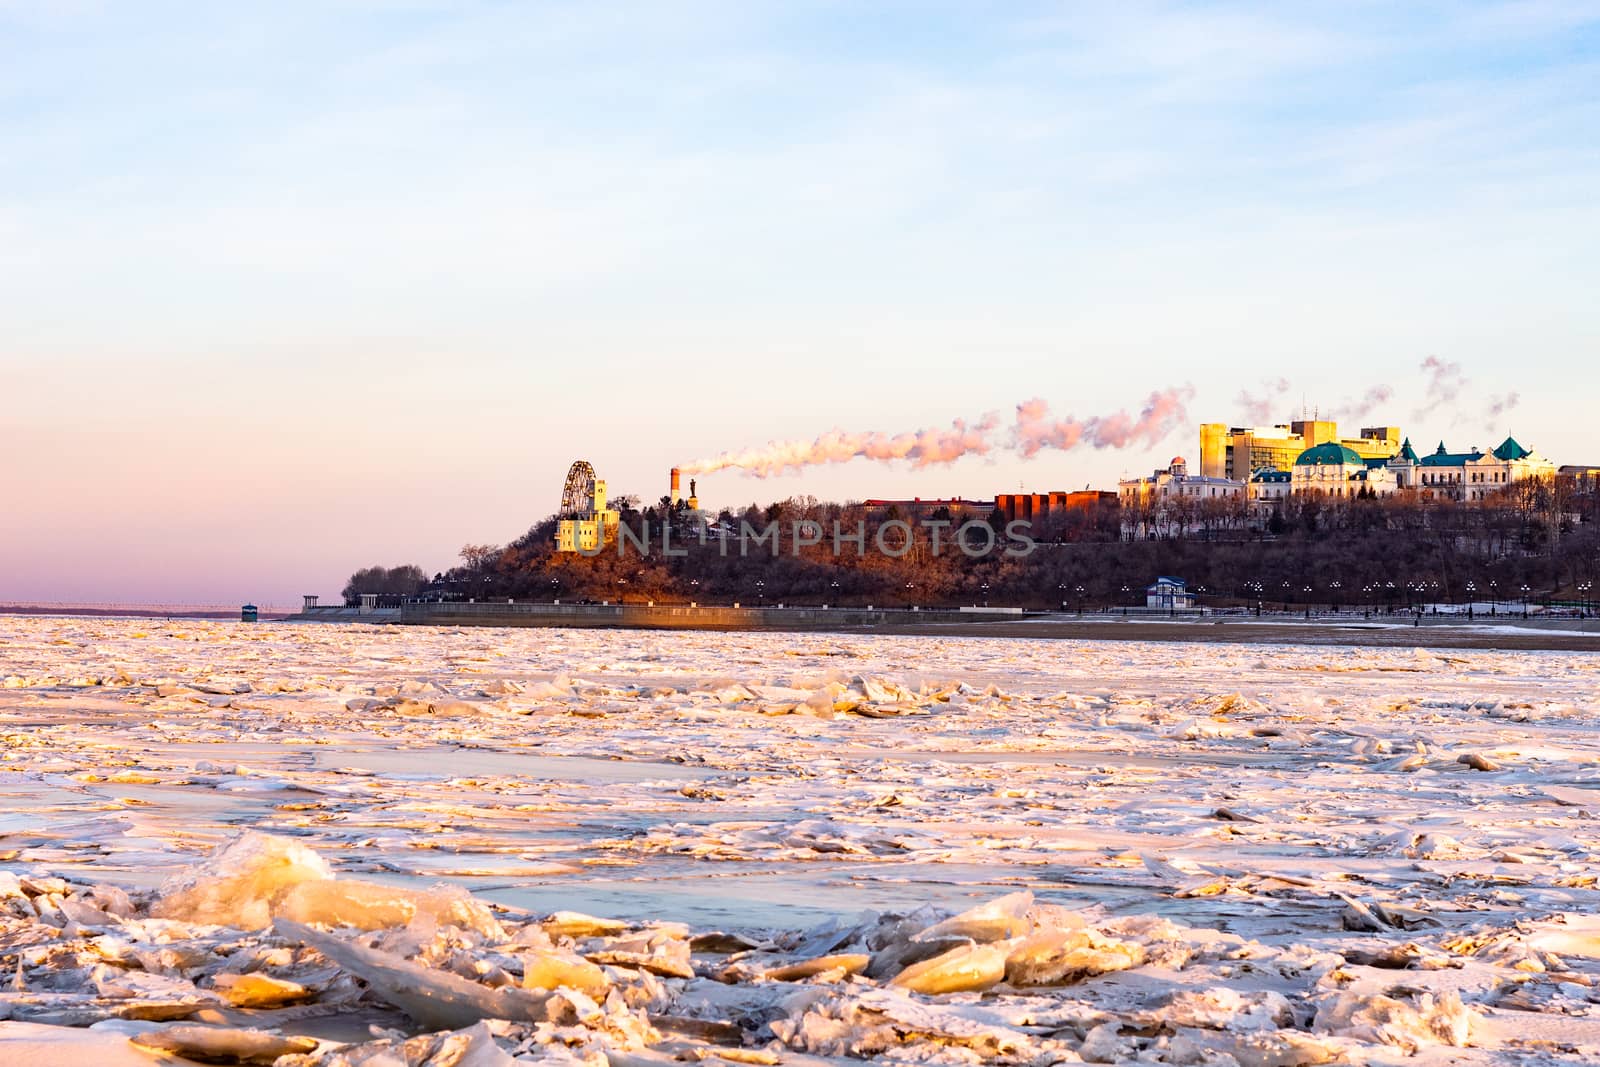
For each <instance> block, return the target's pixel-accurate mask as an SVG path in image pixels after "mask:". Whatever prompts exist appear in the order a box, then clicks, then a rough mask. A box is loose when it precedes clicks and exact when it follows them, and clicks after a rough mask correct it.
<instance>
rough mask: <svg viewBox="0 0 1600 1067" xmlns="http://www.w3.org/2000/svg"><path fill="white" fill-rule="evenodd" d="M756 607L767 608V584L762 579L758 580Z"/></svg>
mask: <svg viewBox="0 0 1600 1067" xmlns="http://www.w3.org/2000/svg"><path fill="white" fill-rule="evenodd" d="M756 606H757V607H763V608H764V607H766V606H767V583H766V582H765V581H764V580H762V579H760V578H757V579H756Z"/></svg>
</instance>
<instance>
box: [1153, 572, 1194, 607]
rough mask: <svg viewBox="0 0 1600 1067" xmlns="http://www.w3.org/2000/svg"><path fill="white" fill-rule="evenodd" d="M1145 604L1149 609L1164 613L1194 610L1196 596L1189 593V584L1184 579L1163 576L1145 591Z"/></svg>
mask: <svg viewBox="0 0 1600 1067" xmlns="http://www.w3.org/2000/svg"><path fill="white" fill-rule="evenodd" d="M1144 604H1145V607H1147V608H1160V609H1161V610H1162V611H1176V610H1180V609H1183V608H1192V607H1194V594H1193V593H1191V592H1189V583H1188V582H1186V581H1184V580H1183V579H1182V578H1174V577H1172V576H1171V575H1167V574H1163V575H1162V576H1161V577H1159V578H1157V579H1156V580H1155V584H1153V585H1151V586H1150V587H1149V588H1148V589H1146V590H1145V591H1144Z"/></svg>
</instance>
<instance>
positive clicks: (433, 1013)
mask: <svg viewBox="0 0 1600 1067" xmlns="http://www.w3.org/2000/svg"><path fill="white" fill-rule="evenodd" d="M274 929H275V930H276V931H277V932H278V933H279V934H281V935H282V936H284V937H288V938H292V939H294V940H297V941H300V942H302V943H303V944H306V945H308V946H310V947H311V948H314V949H316V950H317V951H318V952H320V953H322V955H324V956H326V957H327V958H328V959H330V960H332V961H333V962H334V963H337V964H338V965H339V966H340V967H343V968H344V969H345V970H347V971H349V972H350V973H351V974H353V975H355V976H356V977H357V978H359V979H361V980H362V981H363V982H365V983H367V987H368V989H369V990H371V992H372V994H373V995H374V996H376V997H377V998H378V999H379V1000H382V1001H383V1002H384V1003H386V1004H391V1005H393V1006H394V1007H396V1008H399V1009H400V1010H401V1011H403V1012H405V1013H406V1014H407V1015H409V1016H411V1018H413V1019H415V1020H416V1021H417V1022H418V1023H420V1024H421V1025H423V1026H428V1027H433V1028H435V1029H441V1030H442V1029H452V1030H458V1029H461V1028H463V1027H467V1026H471V1025H472V1024H473V1023H475V1022H477V1021H479V1020H480V1019H508V1020H511V1021H512V1022H529V1023H536V1022H545V1021H547V1020H548V1016H549V1012H548V1010H547V1005H548V1003H549V1001H550V997H549V996H548V995H544V994H540V993H537V992H533V991H530V990H526V989H518V988H517V987H516V986H501V987H500V988H498V989H490V988H489V987H488V986H485V985H482V984H481V983H478V982H474V981H472V980H471V979H467V978H462V977H460V976H458V975H454V974H450V973H449V972H447V971H439V970H433V969H430V968H428V967H424V966H422V965H421V964H417V963H412V962H410V961H408V960H404V959H401V958H400V957H399V956H395V955H392V954H390V953H388V952H380V951H378V950H377V949H372V948H367V947H366V946H364V945H358V944H355V943H353V942H349V941H342V940H340V939H339V938H337V937H333V936H330V935H328V934H319V933H318V932H317V931H315V930H313V929H311V928H310V927H308V926H302V925H300V924H299V923H297V922H292V921H290V920H287V919H280V920H279V921H278V922H277V923H276V924H275V925H274Z"/></svg>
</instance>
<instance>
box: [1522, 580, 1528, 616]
mask: <svg viewBox="0 0 1600 1067" xmlns="http://www.w3.org/2000/svg"><path fill="white" fill-rule="evenodd" d="M1522 617H1523V618H1524V619H1526V618H1527V617H1528V583H1527V582H1523V583H1522Z"/></svg>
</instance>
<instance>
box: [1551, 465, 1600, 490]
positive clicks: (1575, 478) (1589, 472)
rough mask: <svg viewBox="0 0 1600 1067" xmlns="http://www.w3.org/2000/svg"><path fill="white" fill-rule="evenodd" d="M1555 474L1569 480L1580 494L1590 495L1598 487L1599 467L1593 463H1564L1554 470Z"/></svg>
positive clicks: (1599, 480) (1599, 481) (1599, 485)
mask: <svg viewBox="0 0 1600 1067" xmlns="http://www.w3.org/2000/svg"><path fill="white" fill-rule="evenodd" d="M1556 474H1558V475H1560V476H1561V477H1563V478H1571V479H1572V484H1573V486H1574V487H1575V488H1576V489H1577V490H1578V491H1579V492H1580V493H1592V492H1594V491H1595V489H1596V488H1597V487H1600V465H1596V464H1593V463H1566V464H1563V465H1562V466H1560V467H1558V468H1557V469H1556Z"/></svg>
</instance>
